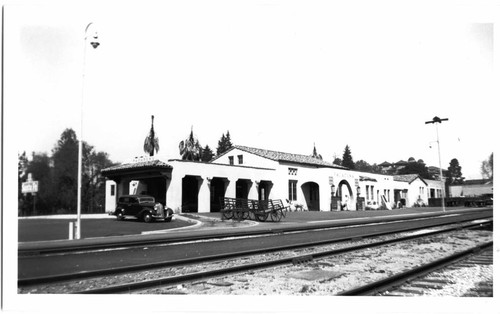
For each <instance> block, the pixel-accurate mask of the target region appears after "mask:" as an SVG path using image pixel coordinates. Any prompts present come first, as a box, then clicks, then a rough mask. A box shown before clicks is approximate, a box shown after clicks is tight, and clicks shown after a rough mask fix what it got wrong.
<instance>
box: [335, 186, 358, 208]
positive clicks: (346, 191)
mask: <svg viewBox="0 0 500 314" xmlns="http://www.w3.org/2000/svg"><path fill="white" fill-rule="evenodd" d="M338 195H339V196H340V209H341V210H356V199H355V197H354V194H353V192H352V188H351V186H350V185H349V182H347V181H346V180H342V181H340V182H339V189H338Z"/></svg>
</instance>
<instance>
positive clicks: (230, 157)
mask: <svg viewBox="0 0 500 314" xmlns="http://www.w3.org/2000/svg"><path fill="white" fill-rule="evenodd" d="M229 164H230V165H234V156H229Z"/></svg>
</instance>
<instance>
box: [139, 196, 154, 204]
mask: <svg viewBox="0 0 500 314" xmlns="http://www.w3.org/2000/svg"><path fill="white" fill-rule="evenodd" d="M154 202H155V199H154V198H153V197H141V198H140V199H139V203H154Z"/></svg>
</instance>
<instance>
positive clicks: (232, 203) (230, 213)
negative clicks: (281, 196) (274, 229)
mask: <svg viewBox="0 0 500 314" xmlns="http://www.w3.org/2000/svg"><path fill="white" fill-rule="evenodd" d="M288 209H289V207H288V206H284V205H283V202H282V201H281V200H264V201H258V200H252V199H247V198H231V197H224V198H221V216H222V219H223V220H224V219H237V220H243V219H255V220H257V221H266V220H267V218H268V217H271V221H274V222H278V221H280V220H281V218H283V217H285V215H286V211H287V210H288Z"/></svg>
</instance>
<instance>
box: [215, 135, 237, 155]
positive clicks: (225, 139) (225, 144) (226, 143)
mask: <svg viewBox="0 0 500 314" xmlns="http://www.w3.org/2000/svg"><path fill="white" fill-rule="evenodd" d="M231 147H233V143H231V135H230V134H229V131H227V133H226V135H224V133H223V134H222V137H221V139H220V140H219V143H218V146H217V156H219V155H222V154H224V153H225V152H226V151H228V150H229V149H230V148H231Z"/></svg>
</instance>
